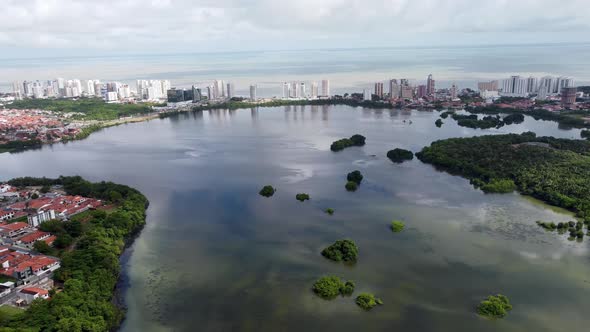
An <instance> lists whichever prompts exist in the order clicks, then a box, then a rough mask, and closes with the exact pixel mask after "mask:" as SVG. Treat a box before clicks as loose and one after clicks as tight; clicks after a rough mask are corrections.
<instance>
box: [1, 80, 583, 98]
mask: <svg viewBox="0 0 590 332" xmlns="http://www.w3.org/2000/svg"><path fill="white" fill-rule="evenodd" d="M386 84H387V86H388V89H387V92H386V89H385V86H386ZM280 88H281V95H280V96H275V97H274V98H275V99H276V98H280V99H294V100H297V99H322V98H330V97H332V95H331V93H330V81H329V80H327V79H324V80H321V82H320V83H318V82H317V81H312V82H304V81H294V82H283V83H282V84H281V86H280ZM478 92H479V95H480V96H481V97H482V98H483V99H486V100H495V99H497V98H500V97H535V98H536V99H540V100H544V99H547V98H551V97H555V96H562V97H564V98H565V99H566V101H567V103H568V104H573V103H574V102H575V98H576V97H582V95H579V94H578V92H577V89H576V86H575V83H574V80H573V79H572V78H570V77H562V76H559V77H553V76H545V77H541V78H536V77H521V76H518V75H515V76H511V77H508V78H506V79H504V80H492V81H486V82H479V83H478ZM460 93H461V90H460V89H459V87H458V86H457V85H456V84H452V85H451V87H450V88H447V89H436V81H435V79H434V78H433V75H428V77H427V78H426V81H425V82H424V83H423V84H413V83H411V81H410V80H409V79H404V78H402V79H390V80H389V81H387V82H383V81H381V82H376V83H375V84H374V88H373V89H372V90H371V89H363V91H362V99H363V100H389V101H398V100H411V101H422V100H423V101H426V102H432V101H436V100H455V99H457V97H458V94H460ZM80 97H95V98H102V99H104V101H106V102H109V103H118V102H123V103H134V102H162V101H168V102H170V103H178V102H195V103H197V102H202V101H223V100H231V99H232V98H247V99H249V100H251V101H257V100H259V99H260V98H259V95H258V85H257V84H252V85H250V86H249V95H248V96H238V95H236V93H235V86H234V83H231V82H225V81H223V80H214V81H213V82H211V83H210V84H201V85H193V86H192V88H189V89H185V88H175V87H172V85H171V83H170V81H169V80H137V81H136V84H135V87H131V86H130V85H129V84H123V83H121V82H101V81H100V80H85V81H81V80H79V79H64V78H57V79H54V80H43V81H40V80H36V81H22V82H14V83H13V84H12V94H11V95H10V96H5V97H4V98H3V99H2V101H5V102H7V101H11V100H21V99H27V98H34V99H50V98H80Z"/></svg>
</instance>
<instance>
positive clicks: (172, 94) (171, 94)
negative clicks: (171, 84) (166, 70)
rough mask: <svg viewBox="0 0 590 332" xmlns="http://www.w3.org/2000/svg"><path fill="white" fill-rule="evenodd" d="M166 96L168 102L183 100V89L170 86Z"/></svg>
mask: <svg viewBox="0 0 590 332" xmlns="http://www.w3.org/2000/svg"><path fill="white" fill-rule="evenodd" d="M166 96H167V97H168V101H169V102H171V103H178V102H181V101H184V90H182V89H176V88H171V89H170V90H168V91H167V92H166Z"/></svg>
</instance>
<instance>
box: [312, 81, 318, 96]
mask: <svg viewBox="0 0 590 332" xmlns="http://www.w3.org/2000/svg"><path fill="white" fill-rule="evenodd" d="M318 95H319V87H318V82H311V98H313V99H316V98H317V97H318Z"/></svg>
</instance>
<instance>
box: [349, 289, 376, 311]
mask: <svg viewBox="0 0 590 332" xmlns="http://www.w3.org/2000/svg"><path fill="white" fill-rule="evenodd" d="M355 303H356V304H357V305H358V306H359V307H361V308H363V309H365V310H371V309H373V308H374V307H375V306H377V305H383V301H381V299H379V298H376V297H375V295H373V294H371V293H361V294H359V295H358V296H357V297H356V300H355Z"/></svg>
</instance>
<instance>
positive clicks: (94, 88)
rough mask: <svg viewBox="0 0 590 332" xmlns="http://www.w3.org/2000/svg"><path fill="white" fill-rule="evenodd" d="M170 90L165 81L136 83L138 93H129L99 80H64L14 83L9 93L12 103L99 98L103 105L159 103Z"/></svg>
mask: <svg viewBox="0 0 590 332" xmlns="http://www.w3.org/2000/svg"><path fill="white" fill-rule="evenodd" d="M169 89H170V81H168V80H137V90H136V91H132V90H131V87H130V86H129V85H128V84H124V83H121V82H101V81H100V80H86V81H83V82H82V81H80V80H79V79H72V80H66V79H63V78H57V79H55V80H47V81H38V80H37V81H23V82H14V83H13V84H12V90H13V94H14V97H15V99H17V100H18V99H23V98H36V99H43V98H78V97H99V98H103V99H104V100H106V101H118V100H125V99H128V98H139V99H143V100H159V99H162V98H165V97H166V91H168V90H169Z"/></svg>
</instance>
